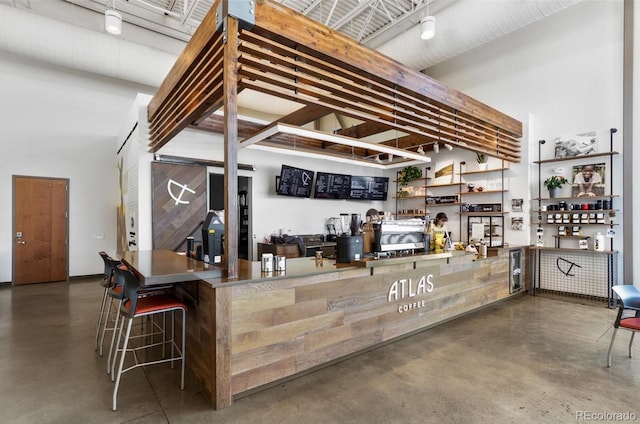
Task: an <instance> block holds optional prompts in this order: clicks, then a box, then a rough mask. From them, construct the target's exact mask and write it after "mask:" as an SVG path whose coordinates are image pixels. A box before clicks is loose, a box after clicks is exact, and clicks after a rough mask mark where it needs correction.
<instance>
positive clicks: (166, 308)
mask: <svg viewBox="0 0 640 424" xmlns="http://www.w3.org/2000/svg"><path fill="white" fill-rule="evenodd" d="M114 276H115V280H116V283H118V282H121V285H122V287H123V291H122V299H123V301H122V303H121V305H120V309H119V314H120V317H121V319H120V324H119V326H118V327H119V328H118V337H117V339H116V342H115V349H114V361H113V363H114V364H115V363H116V361H117V360H118V353H120V358H119V363H118V370H117V373H115V372H112V376H113V374H115V382H116V384H115V386H114V388H113V399H112V400H113V410H114V411H115V410H116V406H117V404H116V402H117V396H118V388H119V387H120V381H121V378H122V374H124V373H125V372H127V371H130V370H132V369H134V368H138V367H142V366H145V365H154V364H160V363H164V362H171V366H172V367H173V363H174V362H175V361H181V364H182V370H181V377H180V389H184V370H185V364H184V358H185V356H184V352H185V339H186V316H187V305H185V304H184V303H183V302H182V301H180V300H179V299H178V298H177V297H175V296H173V295H171V294H168V293H166V292H151V293H150V292H148V291H145V290H148V288H145V287H141V286H140V284H139V282H138V279H137V278H136V276H135V275H134V274H133V273H132V272H131V271H129V270H122V269H118V268H116V269H115V270H114ZM168 312H170V313H171V338H170V339H168V340H167V339H166V331H164V329H165V328H164V327H165V326H164V325H163V326H162V327H163V339H162V342H159V343H154V342H153V340H151V342H150V343H148V344H145V345H143V346H137V347H133V346H131V347H129V344H130V339H131V325H132V322H133V320H134V318H138V317H152V316H153V315H155V314H162V316H163V323H164V316H165V314H166V313H168ZM175 312H180V313H182V336H181V346H178V344H177V342H176V338H175V336H176V333H175ZM151 321H153V319H151ZM125 323H126V329H125ZM123 331H124V336H123ZM145 337H146V335H145ZM165 344H170V347H171V356H170V357H169V358H166V357H165V352H164V346H165ZM158 345H162V347H163V351H162V359H157V360H147V361H142V360H141V359H140V358H139V357H138V356H137V351H139V350H144V349H148V348H152V347H155V346H158ZM129 352H131V353H132V354H133V357H134V359H135V363H134V364H133V365H131V366H129V367H127V368H124V362H125V358H126V356H127V353H129ZM176 353H177V354H176Z"/></svg>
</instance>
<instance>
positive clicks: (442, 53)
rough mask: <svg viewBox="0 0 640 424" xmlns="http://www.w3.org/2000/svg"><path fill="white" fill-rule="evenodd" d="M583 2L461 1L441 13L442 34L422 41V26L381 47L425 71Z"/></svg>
mask: <svg viewBox="0 0 640 424" xmlns="http://www.w3.org/2000/svg"><path fill="white" fill-rule="evenodd" d="M580 1H581V0H526V1H525V0H518V1H504V0H486V1H469V0H467V1H457V2H455V3H454V4H452V5H451V6H449V7H447V8H444V9H443V10H441V11H440V12H434V13H432V14H433V15H434V16H436V17H437V19H438V33H437V34H436V36H435V37H433V38H432V39H430V40H422V39H421V38H420V24H418V25H415V26H414V27H413V28H411V29H409V30H408V31H406V32H404V33H403V34H401V35H399V36H397V37H396V38H394V39H393V40H391V41H389V42H387V43H386V44H384V45H382V46H381V47H379V48H378V51H380V52H381V53H382V54H385V55H387V56H389V57H391V58H393V59H395V60H397V61H399V62H400V63H403V64H404V65H406V66H409V67H410V68H413V69H416V70H423V69H426V68H428V67H430V66H433V65H435V64H437V63H440V62H443V61H445V60H447V59H449V58H452V57H454V56H457V55H459V54H462V53H464V52H466V51H468V50H471V49H472V48H474V47H477V46H479V45H481V44H484V43H487V42H489V41H491V40H495V39H497V38H500V37H502V36H504V35H506V34H508V33H510V32H512V31H515V30H517V29H520V28H522V27H525V26H527V25H529V24H531V23H533V22H536V21H538V20H540V19H542V18H546V17H547V16H550V15H553V14H554V13H556V12H559V11H561V10H564V9H566V8H567V7H569V6H573V5H574V4H576V3H579V2H580Z"/></svg>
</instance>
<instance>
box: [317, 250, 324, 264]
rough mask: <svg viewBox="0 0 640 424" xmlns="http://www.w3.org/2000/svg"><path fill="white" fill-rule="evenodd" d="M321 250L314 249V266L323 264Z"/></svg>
mask: <svg viewBox="0 0 640 424" xmlns="http://www.w3.org/2000/svg"><path fill="white" fill-rule="evenodd" d="M323 265H324V264H323V262H322V250H316V266H323Z"/></svg>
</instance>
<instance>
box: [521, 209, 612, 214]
mask: <svg viewBox="0 0 640 424" xmlns="http://www.w3.org/2000/svg"><path fill="white" fill-rule="evenodd" d="M618 210H619V209H586V210H585V209H566V210H563V211H542V210H532V211H531V212H533V213H546V214H549V213H552V214H556V213H570V214H574V213H607V214H608V213H609V212H617V211H618Z"/></svg>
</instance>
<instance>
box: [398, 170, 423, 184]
mask: <svg viewBox="0 0 640 424" xmlns="http://www.w3.org/2000/svg"><path fill="white" fill-rule="evenodd" d="M418 178H422V170H421V169H420V168H418V167H417V166H407V167H405V168H404V169H403V170H402V171H400V172H398V182H399V183H400V185H401V186H403V187H405V186H406V185H407V184H409V183H410V182H411V181H415V180H417V179H418Z"/></svg>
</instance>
